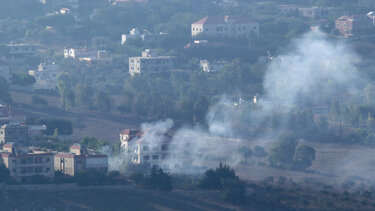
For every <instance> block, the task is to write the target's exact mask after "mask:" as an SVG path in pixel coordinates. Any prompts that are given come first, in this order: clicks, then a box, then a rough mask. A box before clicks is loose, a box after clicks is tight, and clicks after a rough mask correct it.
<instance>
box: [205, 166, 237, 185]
mask: <svg viewBox="0 0 375 211" xmlns="http://www.w3.org/2000/svg"><path fill="white" fill-rule="evenodd" d="M227 179H238V177H237V176H236V173H235V172H234V170H233V169H230V168H229V166H227V165H225V164H224V165H223V164H222V163H220V165H219V167H216V169H209V170H207V171H206V172H205V173H204V176H203V178H202V180H201V181H200V184H199V187H201V188H202V189H208V190H222V189H223V184H222V180H227Z"/></svg>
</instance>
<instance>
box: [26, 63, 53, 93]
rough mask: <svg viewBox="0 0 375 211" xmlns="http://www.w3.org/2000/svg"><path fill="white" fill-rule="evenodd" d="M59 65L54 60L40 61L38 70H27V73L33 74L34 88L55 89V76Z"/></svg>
mask: <svg viewBox="0 0 375 211" xmlns="http://www.w3.org/2000/svg"><path fill="white" fill-rule="evenodd" d="M58 74H59V67H58V65H57V64H55V63H54V62H53V63H52V64H46V63H42V64H40V65H39V66H38V70H37V71H35V70H29V75H32V76H34V78H35V84H34V85H33V86H34V87H33V88H34V89H50V90H55V89H56V87H57V76H58Z"/></svg>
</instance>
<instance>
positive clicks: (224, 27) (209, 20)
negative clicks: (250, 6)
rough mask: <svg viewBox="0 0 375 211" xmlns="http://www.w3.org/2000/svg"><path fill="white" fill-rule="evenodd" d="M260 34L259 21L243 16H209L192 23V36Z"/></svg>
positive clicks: (234, 36) (246, 35)
mask: <svg viewBox="0 0 375 211" xmlns="http://www.w3.org/2000/svg"><path fill="white" fill-rule="evenodd" d="M253 34H254V35H256V36H259V23H256V22H254V21H252V20H251V19H249V18H246V17H243V16H228V15H227V16H207V17H205V18H203V19H201V20H199V21H197V22H195V23H193V24H191V36H192V37H193V38H194V37H196V36H206V37H231V38H240V37H250V36H251V35H253Z"/></svg>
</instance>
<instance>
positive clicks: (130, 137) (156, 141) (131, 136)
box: [120, 129, 182, 169]
mask: <svg viewBox="0 0 375 211" xmlns="http://www.w3.org/2000/svg"><path fill="white" fill-rule="evenodd" d="M136 132H138V133H136ZM135 133H136V134H135ZM120 137H121V146H122V147H123V149H124V150H125V151H127V152H128V153H130V155H131V161H132V163H134V164H145V163H148V164H150V165H151V166H159V167H161V168H164V169H173V168H179V167H181V166H182V164H181V161H182V160H181V156H182V155H181V153H180V154H179V153H177V152H174V149H175V148H176V146H175V145H174V144H172V137H171V136H170V135H168V134H167V133H161V132H159V131H152V130H149V129H148V130H144V131H138V130H133V129H127V130H124V131H122V132H121V134H120Z"/></svg>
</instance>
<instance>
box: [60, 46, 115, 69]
mask: <svg viewBox="0 0 375 211" xmlns="http://www.w3.org/2000/svg"><path fill="white" fill-rule="evenodd" d="M64 58H65V59H67V58H72V59H75V60H78V61H80V62H86V63H87V64H99V65H107V64H112V58H111V57H110V56H109V55H108V52H106V51H104V50H99V51H95V50H89V49H87V48H82V49H76V48H65V49H64Z"/></svg>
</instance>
